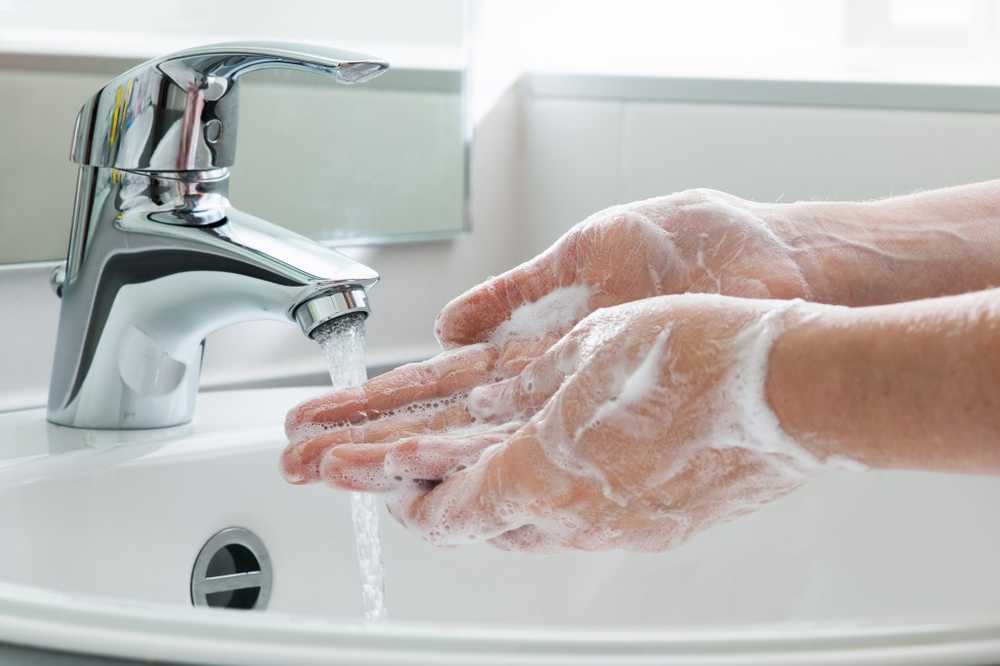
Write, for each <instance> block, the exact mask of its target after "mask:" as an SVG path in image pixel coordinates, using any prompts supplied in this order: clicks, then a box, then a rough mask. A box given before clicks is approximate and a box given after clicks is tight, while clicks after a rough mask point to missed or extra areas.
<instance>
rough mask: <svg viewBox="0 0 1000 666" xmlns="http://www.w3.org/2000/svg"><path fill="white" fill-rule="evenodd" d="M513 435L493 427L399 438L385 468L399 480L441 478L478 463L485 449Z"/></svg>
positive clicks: (386, 460)
mask: <svg viewBox="0 0 1000 666" xmlns="http://www.w3.org/2000/svg"><path fill="white" fill-rule="evenodd" d="M509 437H510V432H509V431H506V432H505V431H504V430H502V429H490V430H486V431H484V432H480V433H471V434H464V435H460V436H458V435H452V436H446V435H429V436H423V437H413V438H411V439H408V440H405V441H402V442H397V443H396V444H394V445H393V447H392V448H391V449H390V450H389V451H388V452H387V453H386V456H385V464H384V471H385V474H386V476H387V477H389V478H395V479H397V480H399V481H402V480H404V479H405V480H414V479H423V480H429V481H440V480H442V479H444V478H445V477H447V476H449V475H450V474H452V473H454V472H457V471H459V470H461V469H465V468H466V467H470V466H472V465H474V464H475V463H476V462H477V461H478V460H479V457H480V456H481V455H482V453H483V451H485V450H486V449H488V448H489V447H491V446H495V445H497V444H500V443H501V442H503V441H505V440H506V439H508V438H509Z"/></svg>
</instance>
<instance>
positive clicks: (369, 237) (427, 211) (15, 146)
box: [0, 0, 468, 264]
mask: <svg viewBox="0 0 1000 666" xmlns="http://www.w3.org/2000/svg"><path fill="white" fill-rule="evenodd" d="M255 7H256V9H255ZM190 8H191V5H190V4H189V3H185V2H184V1H183V0H163V1H161V2H157V3H152V4H148V3H147V4H144V3H140V4H138V5H134V6H130V8H129V10H128V11H127V12H122V11H120V4H118V3H114V4H112V3H111V2H110V1H108V0H100V1H97V2H90V3H84V4H83V5H80V4H79V3H76V2H74V1H72V0H59V1H57V0H49V1H47V2H30V1H28V0H8V1H7V2H0V23H2V24H3V26H4V28H3V33H2V39H0V89H3V90H4V91H5V95H4V104H3V105H2V106H0V147H3V150H0V173H3V178H0V264H10V263H23V262H36V261H49V260H56V259H62V258H63V257H65V254H66V243H67V239H68V236H69V224H70V214H71V212H72V205H73V188H74V185H75V181H76V170H77V167H76V165H75V164H71V163H70V162H69V160H68V157H67V154H68V147H69V140H70V136H71V133H72V130H73V121H74V119H75V117H76V113H77V110H78V109H79V108H80V106H81V105H82V104H83V102H84V101H85V100H86V99H87V98H88V97H90V96H91V95H93V94H94V93H95V92H96V91H97V90H98V89H99V88H100V87H101V86H102V85H103V84H104V83H105V82H106V81H107V80H109V79H111V78H112V77H114V76H116V75H118V74H120V73H121V72H123V71H125V70H127V69H129V68H130V67H132V66H134V65H136V64H138V63H140V62H142V61H144V60H146V59H148V58H150V57H154V56H157V55H161V54H163V53H169V52H172V51H176V50H180V49H182V48H187V47H189V46H193V45H197V44H205V43H212V42H219V41H234V40H262V39H273V40H283V41H303V42H313V43H322V44H328V45H331V46H335V47H339V48H344V49H349V50H355V51H360V52H363V53H371V54H373V55H377V56H379V57H381V58H384V59H386V60H388V61H389V62H390V63H391V65H392V68H391V69H390V70H389V71H388V72H387V73H386V74H384V75H383V76H381V77H379V78H377V79H375V80H373V81H370V82H368V83H365V84H361V85H357V86H342V85H336V84H331V82H330V81H329V80H327V79H325V78H322V77H316V76H310V75H309V74H305V73H301V72H290V71H278V70H270V71H261V72H254V73H252V74H251V75H249V76H247V77H246V78H245V79H244V80H243V83H242V90H241V93H240V94H241V100H240V128H239V132H240V138H239V142H238V149H237V158H236V164H235V166H233V167H232V169H231V172H232V178H231V183H230V199H231V200H232V202H233V204H234V205H235V206H236V207H238V208H240V209H241V210H244V211H246V212H249V213H252V214H253V215H256V216H258V217H262V218H264V219H267V220H269V221H272V222H275V223H277V224H280V225H282V226H285V227H288V228H290V229H293V230H295V231H298V232H299V233H302V234H304V235H306V236H309V237H311V238H315V239H317V240H320V241H323V242H326V243H330V244H360V243H392V242H406V241H414V240H430V239H438V238H447V237H449V236H452V235H454V234H456V233H458V232H461V231H463V230H465V229H466V218H465V210H466V199H467V191H468V187H467V171H468V169H467V164H466V161H467V145H466V143H467V141H466V139H467V132H466V126H465V104H466V95H465V89H464V80H465V76H464V74H465V67H466V63H465V57H464V50H463V47H462V45H463V40H464V34H463V32H464V16H463V9H464V8H463V2H462V0H427V1H426V2H421V3H409V2H407V1H406V0H366V2H364V3H356V2H349V1H347V0H325V1H324V0H298V1H296V0H291V1H290V2H287V3H283V5H282V12H280V15H275V13H274V12H273V11H272V7H271V4H270V3H267V2H265V0H217V1H216V2H212V3H200V4H199V5H198V10H197V11H198V13H199V21H198V22H197V25H198V26H202V27H203V26H212V25H219V26H225V29H226V32H225V33H222V32H220V33H211V34H205V33H204V29H203V28H202V27H199V28H198V30H199V33H198V34H193V33H192V28H191V27H190V26H191V25H192V24H191V22H190V21H188V20H186V17H187V15H188V14H189V13H190ZM103 10H106V11H103ZM258 10H259V11H258ZM389 16H391V17H392V20H391V21H387V20H386V17H389ZM262 17H266V20H262ZM150 25H154V26H157V27H156V32H155V33H153V32H143V31H144V30H145V31H148V30H149V28H148V26H150Z"/></svg>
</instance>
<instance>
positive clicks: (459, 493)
mask: <svg viewBox="0 0 1000 666" xmlns="http://www.w3.org/2000/svg"><path fill="white" fill-rule="evenodd" d="M505 449H506V447H505V446H498V447H494V448H492V449H489V450H487V451H486V452H485V453H484V455H483V456H482V457H481V458H480V459H479V461H478V462H477V463H476V464H475V465H473V466H471V467H469V468H467V469H464V470H462V471H460V472H457V473H455V474H453V475H452V476H449V477H448V478H447V479H445V480H444V481H442V482H441V483H440V484H438V485H436V486H434V487H433V488H432V489H431V490H429V491H427V492H423V493H420V492H417V491H415V490H414V489H413V488H414V487H413V486H410V490H409V494H408V496H403V497H401V498H400V499H398V500H397V501H396V502H394V506H393V507H392V512H393V513H394V515H396V516H397V518H398V519H399V520H400V521H401V522H402V523H403V525H404V526H406V527H407V528H408V529H411V530H413V531H415V532H417V533H419V534H420V535H421V536H423V538H424V539H426V540H427V541H429V542H430V543H433V544H435V545H444V546H448V545H460V544H465V543H474V542H479V541H485V540H488V539H492V538H494V537H498V536H500V535H501V534H503V533H504V532H508V531H510V530H513V529H516V528H518V527H521V526H522V525H524V524H527V523H528V521H529V520H530V516H529V514H528V513H527V512H526V510H525V507H524V506H523V505H522V504H521V503H520V501H519V500H518V499H517V498H516V494H512V491H513V492H514V493H516V483H517V479H516V478H513V477H509V475H508V474H507V473H506V470H505V462H504V456H503V455H502V453H503V451H504V450H505Z"/></svg>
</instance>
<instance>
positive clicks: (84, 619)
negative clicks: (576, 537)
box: [0, 388, 1000, 664]
mask: <svg viewBox="0 0 1000 666" xmlns="http://www.w3.org/2000/svg"><path fill="white" fill-rule="evenodd" d="M316 392H317V389H315V388H310V389H271V390H256V391H234V392H221V393H206V394H204V395H202V396H201V397H200V404H199V416H198V419H197V420H196V422H195V424H193V425H192V426H186V427H182V428H176V429H171V430H166V431H145V432H97V431H81V430H72V429H66V428H61V427H58V426H53V425H50V424H47V423H46V422H45V420H44V412H43V411H41V410H31V411H23V412H12V413H8V414H0V442H2V444H0V447H2V451H0V535H3V536H2V543H3V547H2V548H0V643H6V644H7V648H6V649H8V650H15V648H13V647H11V645H22V646H36V647H44V648H48V649H53V650H62V651H73V652H81V653H91V654H102V655H117V656H120V657H128V658H147V659H148V658H154V659H169V660H173V661H180V662H195V663H234V664H248V663H268V664H274V663H283V664H291V663H357V662H358V661H361V660H365V659H367V660H371V661H373V662H374V663H400V662H403V661H405V662H406V663H425V662H426V663H442V662H450V661H454V662H456V663H508V662H517V663H536V662H537V663H542V662H544V663H547V664H548V663H563V662H567V663H581V662H587V661H588V660H593V661H594V662H601V663H608V662H616V663H624V662H627V661H630V660H634V661H636V662H637V663H638V662H645V661H646V660H650V659H652V660H656V659H663V658H664V657H665V656H667V655H671V656H673V657H675V658H677V659H679V660H680V661H681V662H683V663H686V661H691V662H694V661H697V663H715V662H716V661H720V662H721V661H725V662H726V663H760V662H762V661H771V660H774V659H777V658H779V657H780V656H782V655H784V658H787V659H789V660H790V661H792V662H802V663H805V662H809V663H834V662H837V663H840V662H842V661H845V660H846V661H854V662H862V661H866V663H867V662H869V661H870V662H872V663H884V662H885V661H886V660H888V659H895V658H900V659H905V660H907V661H908V662H909V663H916V662H926V663H944V662H951V661H954V662H955V663H967V662H975V661H979V662H982V661H996V660H998V659H1000V606H998V604H997V599H1000V574H998V570H997V567H996V562H997V558H998V554H1000V520H997V519H996V515H995V514H996V510H995V508H996V507H997V506H1000V482H998V481H997V480H996V479H992V478H984V477H978V478H977V477H957V476H944V475H941V476H937V475H928V474H915V473H914V474H903V473H898V474H880V473H865V474H846V473H845V474H841V475H831V476H829V477H826V478H823V479H820V480H817V481H815V482H814V483H812V484H811V485H810V486H809V487H807V488H804V489H803V490H800V491H798V492H797V493H795V494H793V495H792V496H790V497H788V498H786V499H784V500H782V501H780V502H778V503H776V504H774V505H772V506H769V507H767V508H766V509H765V510H763V511H761V512H759V513H757V514H755V515H753V516H750V517H748V518H744V519H742V520H740V521H737V522H734V523H732V524H729V525H724V526H721V527H718V528H716V529H714V530H712V531H710V532H708V533H706V534H704V535H702V536H700V537H698V538H696V539H695V540H693V541H692V542H691V543H689V544H687V545H685V546H683V547H681V548H679V549H677V550H676V551H673V552H670V553H664V554H659V555H642V554H618V553H612V554H593V553H591V554H588V553H572V554H559V555H544V556H539V555H520V554H512V553H506V552H501V551H495V550H493V549H491V548H488V547H466V548H459V549H451V550H439V549H435V548H433V547H431V546H429V545H427V544H424V543H423V542H421V541H419V540H418V539H416V538H415V537H413V536H412V535H410V534H408V533H406V532H405V531H403V530H402V528H400V527H399V526H397V525H396V523H395V522H393V521H392V520H391V519H390V518H388V517H387V516H386V517H385V520H383V536H384V551H385V561H386V562H385V563H386V569H387V575H388V587H387V600H388V606H389V613H390V618H391V621H389V622H387V623H385V624H382V625H378V626H367V627H366V626H364V625H363V624H362V623H361V622H360V619H359V618H360V617H361V603H360V590H359V585H360V583H359V576H358V571H357V564H356V561H355V559H354V544H353V535H352V531H351V527H350V519H349V513H348V505H347V497H346V495H344V494H342V493H338V492H334V491H332V490H329V489H327V488H325V487H322V486H311V487H295V486H289V485H287V484H285V482H284V481H283V480H282V479H281V477H280V474H279V473H278V463H277V460H278V454H279V452H280V451H281V449H282V447H283V446H284V437H283V433H282V429H281V424H282V421H283V417H284V413H285V410H286V409H287V407H288V406H290V405H291V404H293V403H295V402H298V401H299V400H302V399H304V398H306V397H308V396H310V395H313V394H315V393H316ZM230 526H241V527H246V528H249V529H250V530H252V531H253V532H255V533H256V534H257V535H258V536H259V537H260V538H261V539H262V540H263V542H264V543H265V545H266V547H267V549H268V550H269V552H270V556H271V560H272V563H273V567H274V586H273V592H272V594H271V599H270V605H269V608H268V610H267V611H264V612H256V611H254V612H239V611H232V610H221V609H194V608H191V602H190V597H189V582H190V576H191V570H192V565H193V562H194V559H195V557H196V555H197V553H198V551H199V549H200V548H201V546H202V545H203V544H204V543H205V541H206V540H207V539H208V538H209V537H211V536H212V535H213V534H214V533H216V532H217V531H219V530H220V529H223V528H226V527H230ZM3 649H4V647H3V646H0V657H2V656H3V655H4V652H3Z"/></svg>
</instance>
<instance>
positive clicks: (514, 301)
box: [436, 189, 811, 376]
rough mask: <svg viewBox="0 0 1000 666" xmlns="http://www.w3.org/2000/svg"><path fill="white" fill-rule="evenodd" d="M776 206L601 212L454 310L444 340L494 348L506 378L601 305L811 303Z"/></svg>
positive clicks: (685, 204)
mask: <svg viewBox="0 0 1000 666" xmlns="http://www.w3.org/2000/svg"><path fill="white" fill-rule="evenodd" d="M772 209H774V205H771V204H758V203H754V202H751V201H746V200H744V199H740V198H738V197H735V196H732V195H729V194H725V193H723V192H716V191H713V190H701V189H699V190H688V191H685V192H678V193H676V194H672V195H669V196H663V197H657V198H653V199H647V200H645V201H637V202H634V203H630V204H625V205H622V206H614V207H612V208H608V209H606V210H603V211H600V212H598V213H595V214H594V215H591V216H590V217H589V218H587V219H585V220H584V221H583V222H581V223H579V224H578V225H576V226H575V227H573V228H572V229H570V230H569V231H568V232H567V233H566V234H565V235H563V236H562V238H560V239H559V240H558V241H556V242H555V244H553V245H552V247H550V248H549V249H548V250H547V251H545V252H544V253H542V254H541V255H539V256H537V257H535V258H534V259H532V260H531V261H528V262H526V263H524V264H522V265H521V266H518V267H516V268H514V269H513V270H510V271H508V272H507V273H504V274H503V275H500V276H498V277H496V278H492V279H490V280H488V281H487V282H485V283H483V284H481V285H479V286H477V287H474V288H473V289H471V290H469V291H468V292H466V293H465V294H463V295H461V296H459V297H458V298H456V299H455V300H453V301H452V302H451V303H449V304H448V305H447V306H446V307H445V308H444V309H443V310H442V311H441V314H440V315H439V316H438V319H437V324H436V333H437V336H438V339H439V340H440V342H441V344H442V345H443V346H444V347H445V348H454V347H459V346H462V345H469V344H475V343H483V342H490V343H492V344H495V345H496V346H497V348H498V352H499V356H498V359H497V368H498V371H499V372H500V373H501V374H505V375H508V376H509V375H510V374H513V373H514V372H516V371H518V370H520V369H521V368H522V367H524V365H525V364H526V363H527V362H529V361H531V360H532V359H533V358H537V357H538V356H539V355H541V354H542V353H543V352H544V351H545V350H546V349H548V347H549V346H551V345H552V344H553V343H554V342H555V341H556V340H559V339H560V338H561V337H562V336H563V335H564V334H565V333H566V332H567V331H569V329H571V328H572V327H573V325H575V324H576V323H577V322H578V321H580V320H581V319H583V318H584V317H585V316H586V315H588V314H589V313H591V312H593V311H595V310H597V309H599V308H602V307H607V306H610V305H618V304H620V303H627V302H630V301H635V300H639V299H642V298H649V297H651V296H661V295H665V294H681V293H715V294H725V295H729V296H743V297H748V298H779V299H782V298H798V297H801V298H809V297H810V295H811V290H810V287H809V285H808V284H807V283H806V280H805V278H804V274H803V270H802V268H801V267H800V266H799V265H798V263H797V262H796V259H795V253H794V250H793V248H792V247H791V246H789V245H788V244H787V243H786V242H785V241H784V240H782V239H781V238H779V235H778V234H777V233H776V232H775V231H774V230H773V229H772V228H771V226H769V224H768V217H769V216H770V212H771V211H772Z"/></svg>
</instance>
